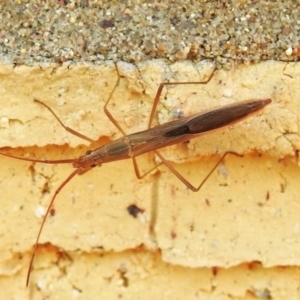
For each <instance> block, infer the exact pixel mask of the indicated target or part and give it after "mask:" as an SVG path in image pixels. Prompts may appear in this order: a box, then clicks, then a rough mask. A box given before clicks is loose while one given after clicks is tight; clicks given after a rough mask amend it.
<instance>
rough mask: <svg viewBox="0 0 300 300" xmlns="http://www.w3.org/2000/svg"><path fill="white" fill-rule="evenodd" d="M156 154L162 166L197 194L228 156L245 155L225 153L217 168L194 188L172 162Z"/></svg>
mask: <svg viewBox="0 0 300 300" xmlns="http://www.w3.org/2000/svg"><path fill="white" fill-rule="evenodd" d="M154 152H155V154H156V155H157V156H158V157H159V158H160V160H161V163H160V164H164V165H165V166H166V167H168V169H169V170H170V171H171V172H172V173H173V174H174V175H175V176H176V177H177V178H178V179H179V180H180V181H181V182H182V183H183V184H185V185H186V187H187V188H189V189H190V190H192V191H193V192H197V191H199V190H200V189H201V187H202V186H203V185H204V183H205V182H206V181H207V180H208V178H209V177H210V176H211V174H212V173H213V172H214V171H215V170H216V168H217V167H218V166H219V165H220V163H221V162H222V161H223V160H224V159H225V157H226V156H227V155H228V154H232V155H235V156H238V157H242V156H243V155H241V154H238V153H236V152H232V151H227V152H225V153H224V154H223V155H222V156H221V157H220V159H219V160H218V162H217V163H216V164H215V166H214V167H213V168H212V169H211V170H210V171H209V173H208V174H207V175H206V176H205V177H204V179H202V181H201V182H200V184H199V186H198V187H195V186H193V185H192V184H191V183H190V182H189V181H188V180H187V179H186V178H185V177H184V176H182V175H181V174H180V173H179V172H178V171H177V170H176V169H175V168H174V167H173V166H172V165H171V164H170V162H168V161H167V160H166V159H165V158H164V157H163V156H162V155H161V154H160V153H159V152H158V151H154Z"/></svg>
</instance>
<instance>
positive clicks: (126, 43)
mask: <svg viewBox="0 0 300 300" xmlns="http://www.w3.org/2000/svg"><path fill="white" fill-rule="evenodd" d="M0 18H1V23H2V26H1V27H2V28H1V29H0V61H2V62H8V63H16V64H22V63H25V64H33V63H35V62H43V63H45V62H61V63H63V62H66V61H70V62H72V61H85V62H93V63H99V62H101V61H104V60H114V61H118V60H123V61H127V62H138V61H141V60H146V59H151V58H165V59H168V60H170V61H178V60H183V59H192V60H198V59H202V58H213V59H214V60H215V61H216V62H217V64H218V66H219V67H229V66H230V65H232V63H233V62H258V61H262V60H267V59H275V60H283V61H297V60H299V57H300V42H299V29H300V6H299V3H298V1H292V0H289V1H251V0H249V1H246V0H240V1H190V2H188V3H187V1H163V2H159V1H157V2H152V1H99V0H95V1H88V0H86V1H63V0H61V1H45V2H44V1H28V3H27V1H22V0H19V1H15V2H10V3H5V4H4V3H3V4H0Z"/></svg>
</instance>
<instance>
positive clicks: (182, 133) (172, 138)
mask: <svg viewBox="0 0 300 300" xmlns="http://www.w3.org/2000/svg"><path fill="white" fill-rule="evenodd" d="M270 102H271V100H270V99H264V100H248V101H244V102H238V103H234V104H230V105H226V106H223V107H218V108H215V109H212V110H208V111H206V112H201V113H198V114H194V115H192V116H188V117H184V118H181V119H179V120H176V121H173V122H169V123H166V124H163V125H159V126H156V127H153V128H150V129H147V130H144V131H140V132H137V133H133V134H130V135H127V136H124V137H121V138H119V139H117V140H115V141H112V142H111V143H109V144H106V145H104V146H102V147H100V148H97V149H95V150H93V151H88V153H87V154H85V155H83V156H81V157H79V158H78V159H77V160H74V162H73V166H74V167H75V168H82V169H83V170H85V169H86V168H88V169H89V168H91V167H94V166H97V165H101V164H102V163H107V162H112V161H116V160H122V159H127V158H133V157H136V156H138V155H141V154H144V153H146V152H149V151H152V150H157V149H160V148H163V147H167V146H171V145H174V144H178V143H182V142H186V141H188V140H190V139H193V138H195V137H198V136H200V135H202V134H205V133H207V132H211V131H213V130H216V129H220V128H222V127H225V126H229V125H232V124H234V123H236V122H239V121H241V119H244V118H246V117H249V116H250V115H251V114H253V113H255V112H257V111H258V110H260V109H261V108H263V107H264V106H266V105H267V104H269V103H270Z"/></svg>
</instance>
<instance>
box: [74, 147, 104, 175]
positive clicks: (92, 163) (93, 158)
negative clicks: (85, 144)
mask: <svg viewBox="0 0 300 300" xmlns="http://www.w3.org/2000/svg"><path fill="white" fill-rule="evenodd" d="M101 165H102V161H101V160H100V159H99V158H98V157H97V155H96V153H95V152H94V151H92V150H88V151H87V152H86V154H85V155H83V156H80V157H79V158H78V159H77V160H75V161H74V162H73V167H74V168H82V169H83V170H86V169H90V168H94V167H96V166H101Z"/></svg>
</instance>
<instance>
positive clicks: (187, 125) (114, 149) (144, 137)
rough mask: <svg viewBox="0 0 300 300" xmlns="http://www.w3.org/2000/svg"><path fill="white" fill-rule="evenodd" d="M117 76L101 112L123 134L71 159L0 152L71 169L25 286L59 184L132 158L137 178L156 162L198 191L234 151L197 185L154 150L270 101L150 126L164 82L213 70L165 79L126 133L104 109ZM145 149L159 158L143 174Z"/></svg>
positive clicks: (237, 118)
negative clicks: (143, 119) (140, 160)
mask: <svg viewBox="0 0 300 300" xmlns="http://www.w3.org/2000/svg"><path fill="white" fill-rule="evenodd" d="M116 70H117V74H118V79H117V82H116V84H115V86H114V88H113V90H112V92H111V93H110V95H109V97H108V99H107V101H106V103H105V105H104V112H105V114H106V116H107V117H108V118H109V119H110V121H111V122H112V123H113V124H114V125H115V126H116V127H117V128H118V129H119V131H120V132H121V133H122V134H123V137H121V138H119V139H116V140H114V141H112V142H110V143H108V144H106V145H104V146H102V147H99V148H97V149H95V150H88V151H87V152H86V154H84V155H82V156H80V157H79V158H74V159H63V160H41V159H31V158H24V157H16V156H13V155H10V154H6V153H0V154H1V155H4V156H8V157H11V158H16V159H20V160H25V161H31V162H40V163H47V164H65V163H71V164H72V165H73V167H74V168H75V170H74V171H73V172H72V173H71V174H70V175H69V176H68V177H67V178H66V179H65V180H64V181H63V182H62V183H61V184H60V186H59V187H58V188H57V189H56V191H55V193H54V195H53V196H52V199H51V201H50V204H49V206H48V208H47V211H46V213H45V216H44V218H43V220H42V223H41V225H40V228H39V231H38V234H37V238H36V241H35V244H34V247H33V254H32V256H31V260H30V264H29V269H28V274H27V281H26V285H27V286H28V283H29V278H30V272H31V269H32V265H33V261H34V257H35V254H36V251H37V247H38V243H39V238H40V235H41V232H42V230H43V227H44V224H45V221H46V218H47V216H48V215H49V214H51V212H52V205H53V202H54V200H55V199H56V196H57V195H58V193H59V192H60V191H61V190H62V189H63V187H64V186H65V185H66V184H67V183H68V182H69V181H70V180H71V179H72V178H73V177H74V176H75V175H82V174H84V173H86V172H87V171H89V170H91V169H93V168H94V167H96V166H101V165H102V164H103V163H108V162H113V161H118V160H122V159H128V158H132V160H133V166H134V170H135V173H136V176H137V178H139V179H140V178H143V177H144V176H145V175H147V174H148V173H150V172H151V171H152V170H154V169H156V168H158V167H159V166H160V165H162V164H164V165H166V166H167V167H168V168H169V169H170V171H171V172H172V173H173V174H174V175H175V176H176V177H178V179H180V180H181V181H182V182H183V183H184V184H185V185H186V186H187V187H188V188H189V189H191V190H192V191H194V192H196V191H198V190H199V189H200V188H201V187H202V186H203V184H204V183H205V181H206V180H207V179H208V178H209V176H210V175H211V174H212V172H213V171H214V170H215V169H216V168H217V166H218V165H219V164H220V163H221V161H222V160H223V159H224V158H225V156H226V155H227V154H229V153H232V154H235V155H238V154H237V153H234V152H226V153H225V154H223V155H222V156H221V158H220V159H219V161H218V162H217V164H216V165H215V166H214V168H213V169H212V170H211V171H210V172H209V174H208V175H207V176H206V177H205V178H204V179H203V180H202V181H201V183H200V184H199V186H196V187H195V186H193V185H192V184H191V183H190V182H189V181H188V180H187V179H185V178H184V177H183V176H182V175H181V174H180V173H179V172H177V171H176V170H175V168H174V167H173V166H172V165H171V164H170V163H169V162H168V161H167V160H166V159H165V158H164V157H163V156H162V155H161V154H160V153H159V152H158V151H157V150H158V149H160V148H163V147H167V146H171V145H174V144H177V143H182V142H185V141H188V140H190V139H192V138H195V137H199V136H201V135H203V134H207V133H210V132H212V131H214V130H217V129H220V128H223V127H226V126H229V125H232V124H234V123H237V122H240V121H241V120H243V119H245V118H247V117H249V116H251V115H253V114H255V113H257V112H258V111H259V110H261V109H262V108H263V107H265V106H266V105H267V104H269V103H271V99H260V100H248V101H243V102H238V103H234V104H230V105H226V106H223V107H218V108H214V109H211V110H208V111H205V112H201V113H197V114H194V115H191V116H187V117H182V118H180V119H178V120H175V121H172V122H169V123H166V124H163V125H158V126H156V127H151V126H152V122H153V119H154V117H155V113H156V109H157V105H158V103H159V99H160V95H161V92H162V90H163V88H164V87H165V86H167V85H178V84H206V83H208V82H209V81H210V79H211V78H212V76H213V74H214V72H212V74H211V75H210V77H209V78H208V79H207V80H206V81H202V82H175V83H173V82H165V83H161V84H160V85H159V88H158V89H157V92H156V96H155V99H154V103H153V106H152V111H151V113H150V118H149V123H148V129H147V130H144V131H141V132H137V133H133V134H129V135H126V134H125V131H124V130H123V129H122V128H121V126H120V125H119V124H118V122H117V121H116V119H114V117H113V116H112V114H111V113H110V112H109V110H108V109H107V106H108V104H109V102H110V100H111V98H112V95H113V93H114V92H115V90H116V88H117V86H118V85H119V82H120V79H121V75H120V74H119V70H118V67H117V66H116ZM34 101H35V102H36V103H38V104H40V105H42V106H44V107H45V108H46V109H47V110H48V111H49V112H50V113H51V114H52V115H53V116H54V118H55V119H56V120H57V121H58V122H59V123H60V124H61V126H62V127H63V128H64V129H65V130H67V131H68V132H70V133H72V134H74V135H76V136H78V137H80V138H82V139H85V140H87V141H89V142H94V140H93V139H91V138H89V137H87V136H85V135H83V134H81V133H79V132H77V131H75V130H73V129H71V128H69V127H67V126H65V125H64V124H63V122H62V121H61V120H60V119H59V117H58V116H57V115H56V113H55V112H54V111H53V110H52V108H50V107H49V106H48V105H46V104H45V103H43V102H42V101H40V100H37V99H35V100H34ZM149 151H153V152H154V153H155V155H157V157H158V158H159V159H160V163H158V164H156V166H155V167H154V168H152V169H151V170H150V171H148V172H146V173H145V174H140V171H139V168H138V164H137V161H136V157H137V156H139V155H141V154H144V153H147V152H149Z"/></svg>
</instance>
